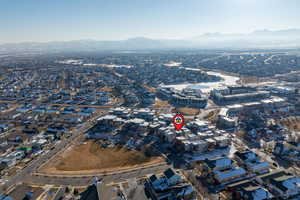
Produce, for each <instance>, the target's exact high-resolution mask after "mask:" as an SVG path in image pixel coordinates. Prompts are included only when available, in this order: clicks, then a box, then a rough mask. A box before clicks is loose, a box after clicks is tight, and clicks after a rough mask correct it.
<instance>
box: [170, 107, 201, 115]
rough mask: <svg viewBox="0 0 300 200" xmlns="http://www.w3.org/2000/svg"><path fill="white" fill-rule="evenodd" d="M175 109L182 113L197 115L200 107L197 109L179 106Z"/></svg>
mask: <svg viewBox="0 0 300 200" xmlns="http://www.w3.org/2000/svg"><path fill="white" fill-rule="evenodd" d="M176 110H177V111H178V112H180V113H181V114H183V115H199V114H200V109H198V108H188V107H180V108H176Z"/></svg>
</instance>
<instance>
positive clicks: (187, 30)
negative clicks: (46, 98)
mask: <svg viewBox="0 0 300 200" xmlns="http://www.w3.org/2000/svg"><path fill="white" fill-rule="evenodd" d="M299 8H300V1H298V0H286V1H282V0H211V1H200V0H186V1H182V0H152V1H148V0H114V1H96V0H90V1H84V0H72V1H71V0H70V1H69V0H66V1H60V0H44V1H38V0H27V1H17V0H3V1H2V2H1V6H0V27H1V33H0V43H15V42H48V41H66V40H68V41H69V40H82V39H93V40H125V39H128V38H134V37H147V38H152V39H184V38H190V37H195V36H198V35H201V34H204V33H215V32H220V33H251V32H253V31H255V30H262V29H268V30H281V29H290V28H300V21H299V19H300V13H299V12H298V9H299Z"/></svg>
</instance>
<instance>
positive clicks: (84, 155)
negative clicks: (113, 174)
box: [40, 141, 163, 174]
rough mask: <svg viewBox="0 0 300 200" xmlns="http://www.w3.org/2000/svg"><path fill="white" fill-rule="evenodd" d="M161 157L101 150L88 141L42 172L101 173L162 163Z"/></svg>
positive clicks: (117, 149) (115, 148)
mask: <svg viewBox="0 0 300 200" xmlns="http://www.w3.org/2000/svg"><path fill="white" fill-rule="evenodd" d="M162 161H163V158H161V157H147V156H146V155H145V154H144V153H143V152H139V151H134V150H127V149H125V148H119V147H113V148H101V147H100V145H99V143H98V142H95V141H87V142H85V143H82V144H79V145H77V146H74V147H73V148H71V149H68V150H67V151H65V152H64V153H63V154H62V155H60V156H59V157H57V158H55V159H54V160H52V161H51V162H49V163H47V164H46V165H44V166H43V167H42V168H41V169H40V171H41V172H42V173H49V174H79V173H87V174H88V173H101V172H109V171H116V170H123V169H127V168H132V167H138V166H142V165H150V164H155V163H159V162H162Z"/></svg>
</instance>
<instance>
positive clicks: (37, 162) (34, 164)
mask: <svg viewBox="0 0 300 200" xmlns="http://www.w3.org/2000/svg"><path fill="white" fill-rule="evenodd" d="M106 113H107V110H104V111H103V112H101V113H99V114H98V115H96V116H94V117H92V118H91V119H89V120H88V121H86V122H85V123H84V124H83V125H82V126H80V127H79V128H77V127H76V128H74V130H72V131H71V132H72V135H71V136H70V137H69V138H65V139H63V140H62V141H61V142H60V143H57V144H56V145H55V146H54V148H53V149H52V150H50V151H48V152H47V153H45V154H42V155H40V156H39V157H38V158H36V159H34V160H33V161H31V162H30V163H28V165H27V166H26V167H24V168H23V169H22V170H20V171H19V172H17V174H16V175H15V176H12V177H10V178H9V179H8V180H7V182H6V183H5V184H3V185H2V186H1V187H0V194H2V193H4V192H5V191H6V190H7V189H8V188H10V187H11V186H13V185H15V184H17V183H20V182H23V181H24V180H26V177H27V176H31V173H33V172H34V171H35V170H36V169H38V168H39V167H40V166H41V165H42V164H44V163H45V162H47V161H48V160H50V159H51V158H52V157H53V156H54V155H56V154H57V153H58V152H60V151H62V150H63V149H65V148H67V147H68V146H69V145H71V144H72V141H73V140H75V139H76V138H77V137H79V136H80V135H81V134H82V133H84V132H85V131H87V130H88V129H89V128H91V127H92V126H93V125H94V121H95V120H96V119H98V118H99V117H101V116H102V115H105V114H106Z"/></svg>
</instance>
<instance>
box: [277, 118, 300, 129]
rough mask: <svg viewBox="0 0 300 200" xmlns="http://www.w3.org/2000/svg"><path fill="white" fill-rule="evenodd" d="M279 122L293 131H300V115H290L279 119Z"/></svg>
mask: <svg viewBox="0 0 300 200" xmlns="http://www.w3.org/2000/svg"><path fill="white" fill-rule="evenodd" d="M279 124H281V125H282V126H285V127H287V128H288V129H290V130H293V131H300V117H288V118H285V119H282V120H280V121H279Z"/></svg>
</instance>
